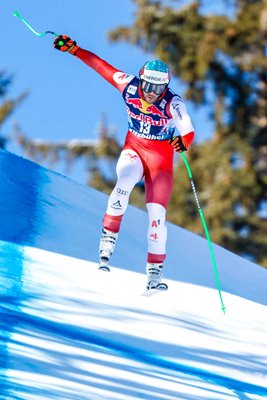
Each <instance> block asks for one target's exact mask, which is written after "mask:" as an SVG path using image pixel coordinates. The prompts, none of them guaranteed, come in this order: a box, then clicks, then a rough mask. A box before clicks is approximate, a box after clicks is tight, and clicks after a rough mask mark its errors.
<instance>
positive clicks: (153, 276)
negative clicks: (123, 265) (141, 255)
mask: <svg viewBox="0 0 267 400" xmlns="http://www.w3.org/2000/svg"><path fill="white" fill-rule="evenodd" d="M162 268H163V265H162V264H157V263H147V266H146V273H147V285H146V289H147V290H151V289H158V290H167V289H168V285H167V284H166V283H163V282H162Z"/></svg>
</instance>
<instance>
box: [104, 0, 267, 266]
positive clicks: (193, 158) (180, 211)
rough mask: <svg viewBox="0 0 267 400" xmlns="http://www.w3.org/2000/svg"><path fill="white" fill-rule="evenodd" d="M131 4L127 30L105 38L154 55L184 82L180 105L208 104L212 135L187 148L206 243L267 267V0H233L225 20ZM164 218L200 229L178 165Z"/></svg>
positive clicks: (190, 7) (191, 7) (198, 10)
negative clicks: (207, 231)
mask: <svg viewBox="0 0 267 400" xmlns="http://www.w3.org/2000/svg"><path fill="white" fill-rule="evenodd" d="M135 3H136V6H137V13H136V17H135V21H134V23H133V25H132V26H130V27H119V28H118V29H116V30H115V31H113V32H111V34H110V37H111V40H113V41H118V40H125V41H128V42H129V43H132V44H134V45H137V46H139V47H141V48H142V49H144V50H146V51H149V52H152V53H154V54H155V56H156V57H159V58H161V59H162V60H163V61H165V62H166V63H167V64H169V65H170V67H171V69H172V72H173V74H174V75H175V76H177V77H179V78H180V80H181V81H183V83H184V84H186V88H187V89H186V91H185V93H184V97H185V98H186V99H189V100H191V101H192V102H194V103H195V104H196V105H199V106H201V105H205V104H207V103H209V106H210V107H211V109H212V115H211V116H212V118H213V120H214V122H215V132H214V134H213V137H212V139H211V140H209V141H206V142H204V143H200V144H198V145H195V146H194V147H192V149H190V152H189V153H188V154H187V158H188V161H189V163H190V165H191V168H192V171H193V175H194V180H195V181H196V187H197V191H198V194H199V198H200V203H201V206H202V208H203V210H204V214H205V217H206V219H207V223H208V226H209V229H210V233H211V237H212V239H213V240H214V241H215V242H217V243H219V244H221V245H223V246H224V247H226V248H228V249H230V250H232V251H234V252H236V253H238V254H240V255H243V256H247V257H250V258H251V259H252V260H255V261H256V262H258V263H261V264H262V265H264V266H267V215H266V214H267V211H266V209H267V193H266V186H267V185H266V184H267V177H266V172H267V135H266V129H267V113H266V110H267V62H266V38H267V37H266V33H267V2H266V0H246V1H244V0H233V2H232V3H233V5H234V9H235V11H234V15H233V16H231V18H230V17H228V16H227V15H218V14H211V13H209V14H204V13H203V12H202V9H203V8H202V7H203V5H206V4H207V1H205V0H203V1H202V2H201V1H195V2H192V3H189V4H187V5H186V6H183V7H178V8H173V7H170V6H166V5H165V2H164V1H153V0H136V1H135ZM228 4H229V2H227V1H225V5H226V6H227V5H228ZM210 93H212V94H213V95H212V102H210V101H209V99H210V98H211V95H210ZM203 129H205V127H203ZM197 134H198V135H199V136H200V137H201V132H197ZM168 218H169V220H171V221H173V222H175V223H177V224H179V225H182V226H184V227H185V228H188V229H191V230H193V231H195V232H197V233H201V232H202V231H203V230H202V226H201V221H200V219H199V217H198V215H197V210H196V206H195V204H194V198H193V196H192V192H191V187H190V184H189V182H188V178H187V173H186V171H185V168H184V167H183V165H181V163H178V165H177V171H176V177H175V189H174V195H173V198H172V202H171V204H170V208H169V213H168Z"/></svg>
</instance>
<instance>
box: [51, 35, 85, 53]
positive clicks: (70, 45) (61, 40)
mask: <svg viewBox="0 0 267 400" xmlns="http://www.w3.org/2000/svg"><path fill="white" fill-rule="evenodd" d="M53 46H54V47H55V49H57V50H60V51H67V52H69V53H70V54H72V55H74V56H75V55H76V52H77V50H78V49H79V48H80V47H79V46H77V43H76V42H75V40H72V39H71V38H70V37H69V36H67V35H59V36H57V37H56V38H55V40H54V43H53Z"/></svg>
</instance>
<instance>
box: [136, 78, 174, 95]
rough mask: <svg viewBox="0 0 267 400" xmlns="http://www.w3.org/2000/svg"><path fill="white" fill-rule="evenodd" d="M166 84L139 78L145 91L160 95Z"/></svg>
mask: <svg viewBox="0 0 267 400" xmlns="http://www.w3.org/2000/svg"><path fill="white" fill-rule="evenodd" d="M167 86H168V85H167V84H166V83H161V84H156V83H150V82H147V81H144V80H141V88H142V90H143V92H145V93H151V92H154V93H156V94H157V95H158V96H160V95H161V94H162V93H163V92H164V90H165V89H166V87H167Z"/></svg>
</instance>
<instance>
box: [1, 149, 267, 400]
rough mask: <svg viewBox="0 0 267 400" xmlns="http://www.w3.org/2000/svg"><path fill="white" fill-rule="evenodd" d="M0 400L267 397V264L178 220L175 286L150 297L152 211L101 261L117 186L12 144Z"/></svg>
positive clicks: (7, 160)
mask: <svg viewBox="0 0 267 400" xmlns="http://www.w3.org/2000/svg"><path fill="white" fill-rule="evenodd" d="M0 178H1V179H0V196H1V198H0V215H1V224H0V298H1V305H0V317H1V320H0V344H1V348H0V371H1V374H0V399H4V400H11V399H12V400H13V399H14V400H15V399H16V400H32V399H34V400H35V399H38V400H39V399H40V400H44V399H60V400H74V399H75V400H76V399H77V400H81V399H89V400H136V399H147V400H163V399H166V400H200V399H203V400H208V399H211V400H221V399H222V400H228V399H229V400H230V399H241V400H248V399H251V400H255V399H262V398H264V397H267V307H266V306H267V296H266V287H267V271H266V270H264V269H263V268H261V267H259V266H257V265H255V264H252V263H250V262H249V261H247V260H244V259H242V258H240V257H238V256H236V255H234V254H232V253H230V252H228V251H226V250H224V249H223V248H221V247H219V246H214V251H215V257H216V260H217V267H218V272H219V277H220V282H221V287H222V295H223V301H224V304H225V306H226V313H225V314H224V313H223V312H222V310H221V304H220V299H219V295H218V291H217V288H216V283H215V279H214V274H213V269H212V264H211V261H210V255H209V250H208V246H207V242H206V240H204V239H203V238H201V237H199V236H197V235H194V234H192V233H190V232H187V231H185V230H183V229H181V228H179V227H176V226H173V225H171V224H168V232H169V239H168V258H167V260H166V264H165V277H166V281H167V283H168V284H169V290H168V291H167V292H162V293H158V294H156V295H154V296H151V297H145V296H143V292H144V286H145V275H144V266H145V261H146V230H147V215H146V213H145V212H143V211H141V210H138V209H136V208H134V207H129V209H128V210H127V214H126V215H125V218H124V221H123V224H122V229H121V233H120V237H119V241H118V246H117V248H116V252H115V253H114V256H113V259H112V265H113V268H112V272H111V273H110V274H108V273H104V272H100V271H98V270H97V257H98V240H99V234H100V229H101V220H102V216H103V213H104V211H105V207H106V201H107V197H106V195H104V194H102V193H99V192H97V191H95V190H92V189H90V188H87V187H83V186H81V185H78V184H77V183H75V182H73V181H71V180H70V179H67V178H65V177H63V176H61V175H59V174H56V173H54V172H51V171H49V170H46V169H44V168H42V167H40V166H38V165H36V164H34V163H31V162H29V161H27V160H25V159H23V158H19V157H17V156H15V155H13V154H10V153H7V152H4V151H0Z"/></svg>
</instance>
